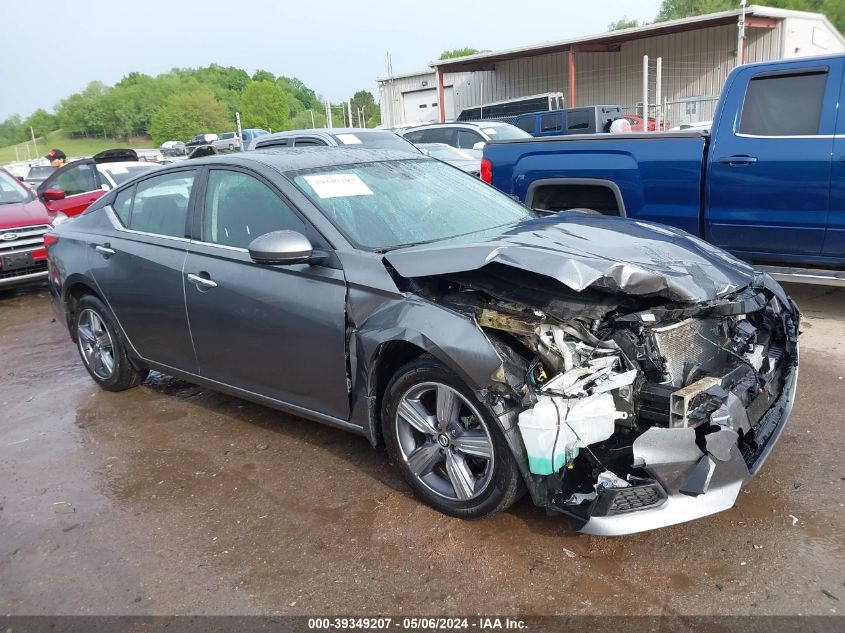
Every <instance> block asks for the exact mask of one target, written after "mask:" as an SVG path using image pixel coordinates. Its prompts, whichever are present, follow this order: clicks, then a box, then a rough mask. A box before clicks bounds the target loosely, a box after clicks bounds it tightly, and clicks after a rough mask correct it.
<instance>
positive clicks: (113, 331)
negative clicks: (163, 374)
mask: <svg viewBox="0 0 845 633" xmlns="http://www.w3.org/2000/svg"><path fill="white" fill-rule="evenodd" d="M74 335H75V337H76V347H77V349H78V350H79V355H80V356H81V357H82V363H83V365H85V369H87V370H88V373H89V374H90V375H91V378H93V379H94V381H95V382H96V383H97V384H98V385H100V387H102V388H103V389H105V390H106V391H123V390H124V389H129V388H131V387H135V386H137V385H139V384H141V383H142V382H143V381H144V379H145V378H146V377H147V375H148V374H149V373H150V372H149V370H147V369H138V368H136V367H135V366H134V365H133V364H132V362H131V361H130V360H129V357H128V356H127V354H126V345H125V343H124V341H123V338H122V337H121V335H120V330H119V329H118V327H117V325H116V323H115V320H114V317H113V316H112V313H111V311H110V310H109V309H108V308H107V307H106V305H105V304H104V303H103V302H102V301H100V300H99V299H98V298H97V297H94V296H87V297H84V298H83V299H82V300H81V301H80V302H79V305H78V306H77V310H76V319H75V321H74Z"/></svg>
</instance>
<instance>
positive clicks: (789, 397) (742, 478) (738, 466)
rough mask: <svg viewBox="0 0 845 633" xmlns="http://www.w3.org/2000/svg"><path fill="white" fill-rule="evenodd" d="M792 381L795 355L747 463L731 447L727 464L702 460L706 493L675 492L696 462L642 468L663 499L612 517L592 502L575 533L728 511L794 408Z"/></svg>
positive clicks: (607, 532) (634, 528)
mask: <svg viewBox="0 0 845 633" xmlns="http://www.w3.org/2000/svg"><path fill="white" fill-rule="evenodd" d="M797 382H798V364H797V350H796V363H795V365H794V366H793V367H792V368H791V369H790V370H789V374H788V375H787V377H786V380H785V382H784V387H783V391H782V393H781V395H780V397H779V398H778V399H777V400H776V401H775V402H774V403H773V405H772V406H771V408H770V409H769V411H768V412H767V413H766V415H765V416H764V417H763V418H762V419H761V420H760V424H759V425H758V426H757V429H756V434H757V437H758V438H760V443H761V444H762V445H761V447H760V449H759V450H758V451H757V453H756V454H755V455H754V456H753V457H752V459H753V461H751V462H750V464H749V463H747V462H746V459H745V458H744V457H743V455H742V453H741V452H740V449H739V447H738V446H736V445H735V446H732V447H731V448H730V453H729V455H728V458H727V459H718V458H713V457H711V456H710V455H705V456H704V457H703V458H702V459H709V463H711V464H712V467H711V470H710V473H709V480H708V481H709V485H708V486H707V491H706V492H705V493H703V494H699V495H698V496H690V495H689V494H684V493H682V492H681V491H680V489H681V488H683V486H684V484H685V482H688V481H689V476H690V473H691V471H692V470H693V469H694V468H696V466H697V462H698V460H693V461H689V462H679V463H674V464H663V465H661V466H660V467H655V468H650V467H649V466H646V467H645V469H646V470H647V471H649V474H651V475H653V476H654V478H655V480H656V481H657V482H658V483H657V484H652V485H658V486H660V488H661V489H662V492H663V493H664V494H665V500H663V501H662V502H658V503H656V504H653V505H651V506H650V507H645V508H642V509H632V510H628V509H625V510H623V511H621V512H616V513H611V512H613V511H612V510H608V508H610V507H612V506H611V505H610V504H607V503H605V504H601V503H596V504H594V507H593V513H592V514H591V516H590V518H589V519H588V520H587V522H586V523H585V524H584V525H583V526H581V528H580V529H579V531H580V532H584V533H585V534H595V535H599V536H621V535H623V534H634V533H636V532H643V531H646V530H653V529H655V528H660V527H666V526H668V525H675V524H677V523H684V522H685V521H691V520H693V519H698V518H701V517H704V516H707V515H709V514H715V513H717V512H721V511H723V510H727V509H729V508H731V507H733V505H734V504H735V503H736V499H737V496H738V495H739V491H740V489H741V488H742V486H743V484H744V483H745V482H746V481H747V480H748V478H749V477H750V476H751V475H753V474H756V472H757V471H758V470H759V469H760V467H761V466H762V465H763V463H764V462H765V461H766V459H767V458H768V456H769V455H770V454H771V452H772V449H773V448H774V446H775V444H776V443H777V441H778V439H780V436H781V434H782V433H783V429H784V427H785V426H786V423H787V421H788V420H789V417H790V415H791V413H792V407H793V405H794V403H795V390H796V385H797ZM621 490H625V489H621ZM660 496H661V497H662V496H663V495H660ZM658 501H659V500H658Z"/></svg>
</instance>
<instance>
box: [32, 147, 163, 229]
mask: <svg viewBox="0 0 845 633" xmlns="http://www.w3.org/2000/svg"><path fill="white" fill-rule="evenodd" d="M158 168H159V165H157V164H156V163H147V162H144V161H139V160H138V155H137V153H136V152H135V151H134V150H131V149H110V150H106V151H105V152H100V153H99V154H97V155H96V156H94V157H93V158H83V159H81V160H75V161H73V162H72V163H68V164H67V165H65V166H64V167H62V168H61V169H57V170H56V171H54V172H53V173H52V174H50V175H49V176H48V177H47V178H46V180H44V182H42V183H41V184H40V185H38V189H37V190H36V193H37V194H38V198H39V199H40V200H41V201H42V202H43V203H44V206H46V207H47V209H48V210H49V211H50V212H52V213H59V212H61V213H64V214H65V215H66V216H68V217H73V216H75V215H79V214H80V213H82V212H83V211H85V209H87V208H88V207H89V206H91V204H93V203H94V201H95V200H97V199H98V198H99V197H100V196H102V195H103V194H104V193H105V192H106V191H109V190H111V189H113V188H114V187H116V186H118V185H121V184H123V183H124V182H126V181H127V180H129V179H130V178H134V177H135V176H139V175H141V174H143V173H146V172H148V171H150V170H151V169H158Z"/></svg>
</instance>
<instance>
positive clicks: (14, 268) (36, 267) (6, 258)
mask: <svg viewBox="0 0 845 633" xmlns="http://www.w3.org/2000/svg"><path fill="white" fill-rule="evenodd" d="M49 230H50V227H49V226H48V225H46V224H38V225H35V226H22V227H19V228H14V229H2V230H0V281H2V280H4V279H13V278H15V277H23V276H24V275H32V274H34V273H41V272H45V271H46V270H47V260H38V261H33V260H32V257H31V256H29V255H27V253H30V252H32V251H34V250H36V249H38V248H44V234H45V233H46V232H47V231H49ZM22 258H23V259H22Z"/></svg>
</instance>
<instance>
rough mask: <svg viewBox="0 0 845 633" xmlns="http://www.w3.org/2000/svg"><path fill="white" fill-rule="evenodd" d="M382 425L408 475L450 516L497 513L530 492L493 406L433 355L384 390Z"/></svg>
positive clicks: (390, 451) (388, 443)
mask: <svg viewBox="0 0 845 633" xmlns="http://www.w3.org/2000/svg"><path fill="white" fill-rule="evenodd" d="M381 423H382V431H383V433H384V439H385V444H386V446H387V452H388V454H389V455H390V459H391V461H393V463H394V464H395V465H396V467H397V468H398V469H399V471H400V473H401V474H402V477H403V478H404V479H405V481H407V482H408V485H410V486H411V488H413V490H414V493H415V494H416V495H417V496H418V497H419V498H421V499H422V500H423V501H425V502H426V503H427V504H428V505H430V506H432V507H433V508H435V509H436V510H439V511H440V512H443V513H444V514H449V515H451V516H455V517H460V518H465V519H478V518H482V517H487V516H491V515H493V514H496V513H498V512H501V511H503V510H506V509H507V508H508V507H510V506H511V505H512V504H513V503H514V502H515V501H516V500H517V499H519V497H520V496H521V495H522V493H523V492H524V483H523V481H522V476H521V474H520V472H519V468H518V467H517V464H516V460H515V459H514V457H513V455H512V454H511V451H510V447H509V446H508V444H507V442H506V441H505V438H504V436H503V434H502V432H501V431H500V430H499V426H498V423H497V421H496V419H495V417H494V414H493V412H492V411H491V410H490V408H489V407H488V406H487V405H486V404H484V403H483V402H480V401H479V400H478V399H477V398H476V396H475V394H474V393H473V392H472V390H471V389H469V388H468V387H467V386H466V385H465V384H464V383H463V381H462V380H461V379H460V378H459V377H458V376H457V375H455V374H454V373H453V372H452V371H450V370H449V369H448V368H446V367H445V366H444V365H442V364H441V363H439V362H437V361H436V360H435V359H433V358H431V357H428V356H424V357H422V358H420V359H418V360H416V361H414V362H411V363H408V364H407V365H405V366H403V367H402V368H400V369H399V371H397V372H396V374H395V375H394V376H393V378H392V379H391V381H390V383H389V384H388V386H387V390H386V391H385V395H384V400H383V404H382V411H381Z"/></svg>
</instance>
